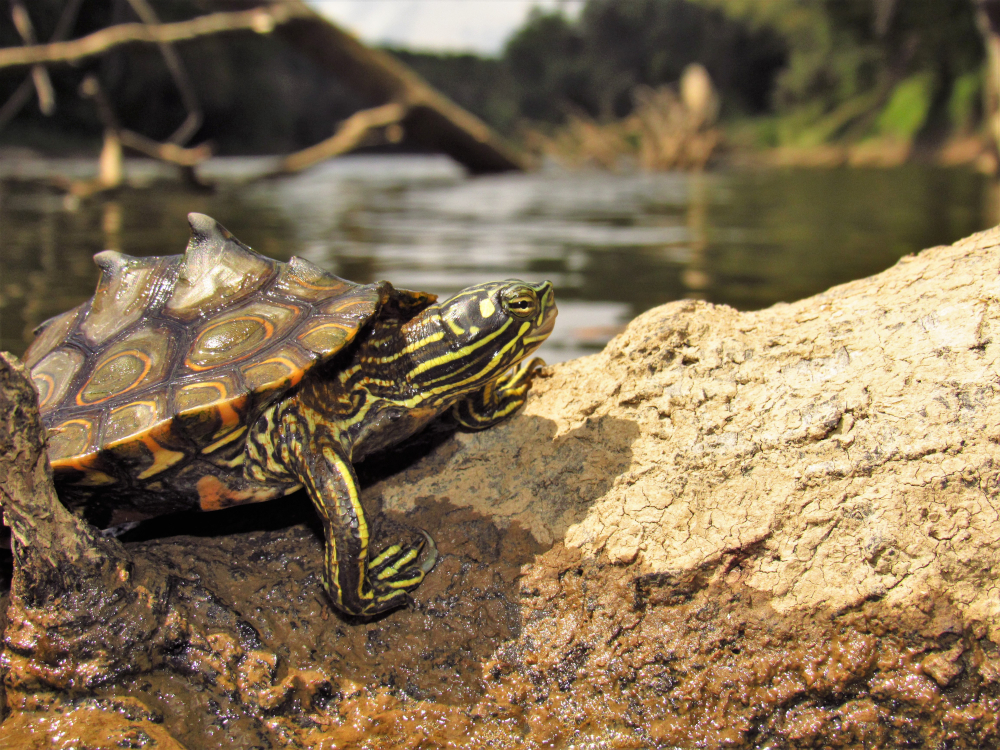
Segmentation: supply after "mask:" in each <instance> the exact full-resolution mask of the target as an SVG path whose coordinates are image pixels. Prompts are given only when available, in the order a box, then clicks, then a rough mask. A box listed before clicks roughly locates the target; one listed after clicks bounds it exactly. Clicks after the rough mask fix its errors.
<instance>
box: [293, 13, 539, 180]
mask: <svg viewBox="0 0 1000 750" xmlns="http://www.w3.org/2000/svg"><path fill="white" fill-rule="evenodd" d="M283 5H287V7H288V10H289V12H290V13H291V18H290V20H289V21H288V22H287V23H284V24H282V25H281V26H280V27H278V28H276V29H275V33H276V34H277V35H278V36H280V37H282V38H283V39H286V40H287V41H288V42H289V43H290V44H291V45H292V46H293V47H295V49H297V50H298V51H299V52H301V53H302V54H304V55H306V56H307V57H309V58H310V59H311V60H313V62H315V63H316V64H317V65H318V66H319V67H320V68H321V69H323V70H326V71H328V72H329V73H330V75H331V76H337V77H340V78H341V79H342V80H345V81H348V82H349V83H350V85H351V87H352V88H353V89H355V90H357V91H358V92H360V93H361V94H363V95H365V96H367V97H368V98H369V99H370V100H371V101H372V103H373V104H375V105H381V104H388V103H390V102H396V103H398V104H400V105H402V106H404V107H405V108H406V116H405V118H404V119H403V121H402V122H401V124H402V125H403V128H404V131H405V132H406V135H407V136H408V137H409V138H410V139H412V140H413V141H414V142H416V143H418V144H420V145H421V146H423V147H425V148H427V149H430V150H434V151H440V152H441V153H444V154H447V155H448V156H450V157H451V158H453V159H454V160H455V161H457V162H458V163H459V164H462V165H464V166H465V167H466V168H467V169H469V170H470V171H471V172H473V173H486V172H504V171H510V170H523V169H527V167H528V162H527V159H526V158H525V156H524V155H523V154H521V153H519V152H518V151H517V150H516V149H514V148H513V147H512V146H511V145H510V144H508V143H507V142H506V141H504V139H502V138H500V137H499V136H498V135H497V134H496V133H494V132H493V131H492V130H491V129H490V127H489V126H488V125H486V124H485V123H484V122H482V121H481V120H480V119H479V118H477V117H476V116H475V115H473V114H471V113H469V112H467V111H466V110H464V109H462V108H461V107H459V106H458V105H457V104H455V103H454V102H453V101H451V100H450V99H448V98H447V97H446V96H444V95H443V94H441V93H440V92H439V91H437V90H436V89H434V88H433V87H432V86H431V85H430V84H428V83H427V82H426V81H425V80H424V79H423V78H421V77H420V76H419V75H417V74H416V73H415V72H414V71H412V70H410V68H408V67H407V66H406V65H403V63H401V62H399V61H398V60H396V59H395V58H394V57H392V55H390V54H388V53H387V52H382V51H381V50H377V49H371V48H370V47H366V46H365V45H364V44H362V43H361V42H359V41H358V40H357V39H356V38H355V37H354V36H352V35H351V34H348V33H347V32H345V31H344V30H343V29H341V28H340V27H338V26H337V25H336V24H333V23H331V22H330V21H328V20H326V19H325V18H323V17H322V16H320V15H319V14H318V13H315V12H313V11H310V10H309V8H308V6H306V4H305V3H304V2H302V0H286V2H285V3H283ZM308 14H311V15H308Z"/></svg>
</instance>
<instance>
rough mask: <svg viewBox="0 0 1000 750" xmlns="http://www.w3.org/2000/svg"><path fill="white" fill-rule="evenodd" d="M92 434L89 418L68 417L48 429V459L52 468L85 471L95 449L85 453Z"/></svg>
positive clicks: (92, 424)
mask: <svg viewBox="0 0 1000 750" xmlns="http://www.w3.org/2000/svg"><path fill="white" fill-rule="evenodd" d="M93 435H94V423H93V422H91V421H90V420H89V419H70V420H67V421H65V422H63V423H62V424H59V425H56V426H55V427H52V428H51V429H50V430H49V460H50V461H51V462H52V468H66V469H77V470H79V471H87V470H88V469H89V468H90V466H89V464H90V460H92V459H93V458H94V457H95V456H96V455H97V452H96V451H91V452H90V453H89V454H86V451H87V449H88V448H90V445H91V441H92V438H93Z"/></svg>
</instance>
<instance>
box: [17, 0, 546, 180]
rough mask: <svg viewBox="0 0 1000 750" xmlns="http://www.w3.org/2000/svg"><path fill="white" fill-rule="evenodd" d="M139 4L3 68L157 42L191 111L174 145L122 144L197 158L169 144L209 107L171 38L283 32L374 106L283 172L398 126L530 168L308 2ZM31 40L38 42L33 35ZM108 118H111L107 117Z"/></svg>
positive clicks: (484, 159) (499, 167)
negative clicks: (129, 16)
mask: <svg viewBox="0 0 1000 750" xmlns="http://www.w3.org/2000/svg"><path fill="white" fill-rule="evenodd" d="M131 2H132V4H133V7H134V8H136V10H137V12H138V13H139V15H140V17H141V18H142V19H143V20H144V23H124V24H117V25H114V26H109V27H107V28H104V29H101V30H99V31H96V32H94V33H92V34H89V35H87V36H84V37H81V38H79V39H73V40H70V41H59V40H58V39H59V37H60V35H59V34H57V35H56V37H57V41H53V42H50V43H49V44H26V46H23V47H7V48H0V69H3V68H24V67H29V66H30V67H32V70H34V71H40V75H41V74H44V73H45V68H44V65H57V64H58V65H65V64H69V63H75V62H79V61H80V60H84V59H87V58H91V57H95V56H98V55H101V54H104V53H106V52H108V51H109V50H112V49H114V48H116V47H120V46H122V45H127V44H156V45H158V46H159V47H160V48H161V50H163V51H164V55H165V57H166V62H167V65H168V68H169V70H170V72H171V75H172V76H173V77H174V79H175V81H176V82H177V83H178V86H179V90H180V91H181V94H182V98H183V99H184V101H185V105H186V106H187V108H188V115H189V116H188V118H187V119H186V120H185V122H184V123H183V124H182V125H181V127H180V128H179V129H178V131H177V132H176V133H175V134H174V136H172V137H171V140H170V143H169V144H154V143H152V142H150V141H149V139H148V138H147V139H142V138H141V136H135V134H130V140H126V139H122V141H121V142H122V144H123V145H127V146H129V147H130V148H135V149H136V150H139V151H141V152H142V153H145V154H147V155H151V156H154V157H156V158H163V156H162V154H166V155H168V156H169V157H174V158H170V159H169V160H170V161H173V162H175V163H181V162H179V161H178V159H184V160H186V161H190V160H192V159H196V157H197V154H196V153H195V152H194V151H193V150H188V151H189V152H190V153H185V152H181V151H180V150H179V149H175V150H170V149H169V148H168V149H167V150H166V151H164V150H163V148H164V147H165V146H170V145H173V146H177V145H179V144H180V143H181V142H182V140H185V139H186V137H190V135H192V134H193V132H194V130H196V129H197V126H198V124H199V123H200V121H201V114H200V109H198V107H197V102H196V100H195V99H194V96H193V93H192V89H191V86H190V83H189V81H188V79H187V74H186V73H185V72H184V71H183V68H182V67H181V65H180V60H179V58H178V57H177V55H176V53H175V52H174V51H173V48H172V47H171V45H173V44H176V43H180V42H185V41H190V40H193V39H198V38H202V37H206V36H214V35H217V34H226V33H236V32H247V31H253V32H256V33H259V34H270V33H276V34H278V35H279V36H281V37H282V38H284V39H285V40H287V41H288V42H289V44H291V45H292V46H293V47H295V48H296V49H297V50H298V51H299V52H301V53H302V54H303V55H305V56H306V57H308V58H309V59H311V60H312V61H313V62H314V64H316V65H317V66H318V67H319V68H320V69H321V70H323V71H325V72H327V73H328V74H329V75H330V77H331V78H334V79H339V80H341V81H343V82H344V83H345V84H346V85H348V86H349V87H351V88H352V89H354V90H356V91H358V92H359V93H360V94H361V95H362V97H363V98H365V99H366V100H368V101H369V102H370V103H371V104H372V108H371V109H369V110H364V111H362V112H359V113H357V114H356V115H355V116H354V117H352V118H349V119H348V120H347V121H346V122H345V123H343V124H342V125H341V126H340V127H339V128H337V129H336V132H334V133H333V135H332V136H331V137H330V138H329V139H327V140H326V141H324V142H322V143H320V144H315V145H314V146H312V147H310V148H309V149H305V150H303V151H302V152H299V153H297V154H292V155H290V156H288V157H287V158H285V159H284V160H283V161H282V163H281V164H280V166H279V169H278V172H277V173H278V174H286V173H290V172H295V171H299V170H301V169H305V168H307V167H309V166H312V165H313V164H316V163H318V162H319V161H322V160H324V159H328V158H330V157H331V156H335V155H337V154H341V153H344V152H345V151H347V150H350V149H352V148H355V147H356V146H357V145H358V144H359V143H360V142H361V141H362V139H363V137H364V136H365V135H367V134H368V133H370V132H372V131H376V130H378V131H381V130H384V129H385V128H386V127H387V126H393V127H394V128H396V129H397V130H393V131H390V136H391V137H390V138H388V140H390V141H397V140H399V139H400V138H402V137H403V136H404V135H405V137H407V138H409V139H410V140H411V141H412V142H413V143H415V144H417V145H419V146H421V147H422V148H425V149H428V150H432V151H437V152H440V153H444V154H447V155H449V156H451V157H452V158H453V159H455V160H456V161H457V162H459V163H460V164H462V165H463V166H465V167H466V168H467V169H468V170H469V171H470V172H472V173H487V172H503V171H510V170H523V169H526V168H527V166H528V162H527V160H526V157H525V156H524V155H523V154H521V153H520V152H518V151H517V149H515V148H514V147H513V146H512V145H511V144H509V143H507V142H506V141H505V140H504V139H503V138H501V137H500V136H499V135H497V134H496V133H495V132H493V130H492V129H491V128H490V127H489V126H488V125H486V124H485V123H484V122H482V121H481V120H479V118H477V117H476V116H475V115H473V114H471V113H469V112H467V111H466V110H464V109H462V108H461V107H460V106H458V105H457V104H455V103H454V102H452V101H451V100H450V99H448V98H447V97H446V96H444V95H443V94H442V93H440V92H439V91H437V90H436V89H434V88H433V87H432V86H431V85H430V84H428V83H427V82H426V81H425V80H424V79H423V78H421V77H420V76H419V75H417V73H415V72H414V71H413V70H411V69H410V68H408V67H407V66H406V65H404V64H403V63H401V62H399V61H398V60H396V59H395V58H394V57H392V56H391V55H389V54H388V53H386V52H382V51H381V50H376V49H371V48H369V47H366V46H365V45H364V44H362V43H361V42H360V41H358V39H356V38H355V37H354V36H352V35H351V34H349V33H347V32H346V31H344V30H343V29H341V28H340V27H338V26H337V25H336V24H334V23H332V22H331V21H330V20H329V19H326V18H324V17H323V16H321V15H320V14H319V13H317V12H316V11H314V10H312V9H311V8H310V7H309V6H308V5H307V4H306V3H305V2H302V0H280V1H279V2H270V3H260V2H254V1H253V0H230V2H229V3H228V4H227V7H230V8H236V9H237V10H228V11H220V12H216V13H209V14H206V15H202V16H198V17H195V18H192V19H189V20H186V21H178V22H175V23H158V22H157V21H156V16H155V14H154V13H153V12H152V9H151V8H150V7H149V6H148V3H146V2H145V1H144V0H131ZM21 15H22V16H24V17H26V15H25V14H23V13H22V14H21ZM30 39H31V40H32V41H33V37H31V38H30ZM25 41H26V42H27V41H28V38H26V40H25ZM40 80H41V79H40V78H39V76H38V75H36V76H35V84H36V85H41V83H40ZM45 80H46V81H47V80H48V79H47V78H45ZM25 96H27V91H20V92H18V93H16V94H15V100H14V101H12V102H11V107H10V109H11V112H16V110H17V109H19V108H20V106H22V105H23V103H24V101H23V100H24V97H25ZM4 109H7V108H6V107H5V108H4ZM102 119H104V120H106V121H107V119H108V118H107V117H104V118H102ZM106 125H107V123H106ZM331 130H334V123H331ZM133 136H135V137H133Z"/></svg>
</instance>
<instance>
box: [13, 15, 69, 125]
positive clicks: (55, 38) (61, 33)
mask: <svg viewBox="0 0 1000 750" xmlns="http://www.w3.org/2000/svg"><path fill="white" fill-rule="evenodd" d="M82 2H83V0H69V2H68V3H67V4H66V7H65V8H63V12H62V15H60V16H59V21H58V22H57V23H56V29H55V31H54V32H52V38H51V39H50V40H49V41H50V42H61V41H62V40H63V39H65V38H66V37H67V36H68V35H69V32H70V30H71V29H72V28H73V24H74V23H76V14H77V13H78V12H79V11H80V4H81V3H82ZM33 86H34V81H33V79H32V76H30V75H29V76H28V77H27V78H25V79H24V81H22V82H21V85H20V86H18V87H17V89H16V90H15V91H14V93H13V94H12V95H11V97H10V99H8V100H7V101H6V102H5V103H4V105H3V106H2V107H0V130H3V129H4V127H5V126H6V125H7V123H9V122H10V121H11V120H13V119H14V118H15V117H17V114H18V112H20V111H21V110H22V109H23V108H24V105H25V104H27V103H28V101H29V100H30V99H31V89H32V88H33Z"/></svg>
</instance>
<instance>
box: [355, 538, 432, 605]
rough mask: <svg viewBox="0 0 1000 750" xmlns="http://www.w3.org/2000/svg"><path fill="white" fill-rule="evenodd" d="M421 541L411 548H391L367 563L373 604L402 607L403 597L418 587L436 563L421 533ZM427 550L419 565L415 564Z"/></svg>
mask: <svg viewBox="0 0 1000 750" xmlns="http://www.w3.org/2000/svg"><path fill="white" fill-rule="evenodd" d="M420 533H421V534H423V535H424V539H423V541H420V542H417V543H416V544H412V545H402V544H394V545H392V546H391V547H388V548H387V549H385V550H383V551H382V552H380V553H379V554H378V556H376V557H375V558H374V559H373V560H371V561H370V562H369V563H368V580H369V581H370V582H371V584H372V587H373V588H374V589H375V600H376V602H377V603H378V604H379V605H384V604H387V603H390V602H393V601H394V600H396V601H399V602H400V603H402V602H403V601H404V599H405V597H406V594H407V593H408V592H410V591H413V589H415V588H416V587H417V586H419V585H420V584H421V583H422V582H423V580H424V577H425V576H426V575H427V574H428V573H430V572H431V570H432V569H433V568H434V565H435V564H436V563H437V559H438V550H437V546H436V545H435V544H434V540H433V539H432V538H431V535H430V534H428V533H427V532H426V531H424V530H423V529H421V530H420ZM424 548H426V549H427V554H426V555H425V556H424V559H423V561H422V562H419V563H418V562H416V561H417V560H418V558H419V557H420V553H421V552H422V551H423V550H424Z"/></svg>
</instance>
